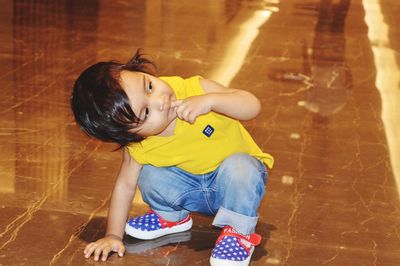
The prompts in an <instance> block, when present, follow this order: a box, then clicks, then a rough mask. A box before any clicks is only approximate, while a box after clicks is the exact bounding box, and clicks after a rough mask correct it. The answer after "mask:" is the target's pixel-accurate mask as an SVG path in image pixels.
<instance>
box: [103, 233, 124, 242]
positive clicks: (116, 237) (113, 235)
mask: <svg viewBox="0 0 400 266" xmlns="http://www.w3.org/2000/svg"><path fill="white" fill-rule="evenodd" d="M105 237H109V238H114V239H117V240H120V241H122V237H120V236H119V235H115V234H106V235H105Z"/></svg>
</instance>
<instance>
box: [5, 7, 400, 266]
mask: <svg viewBox="0 0 400 266" xmlns="http://www.w3.org/2000/svg"><path fill="white" fill-rule="evenodd" d="M399 12H400V4H399V3H398V1H395V0H387V1H379V0H363V1H351V0H310V1H295V0H293V1H292V0H290V1H279V0H265V1H264V0H235V1H228V0H226V1H222V0H218V1H213V0H205V1H202V3H201V5H198V1H177V0H171V1H161V0H154V1H98V0H90V1H72V2H71V1H66V0H59V1H58V0H57V1H56V0H50V1H22V0H15V1H10V0H5V1H2V2H1V9H0V34H1V38H0V60H1V64H0V87H1V92H2V94H1V95H2V97H1V99H0V125H1V126H0V151H1V155H2V156H1V158H0V265H23V264H25V265H48V264H53V265H66V264H69V265H82V264H97V263H96V262H94V261H92V260H86V259H85V258H84V257H83V248H84V246H85V245H86V243H87V242H88V241H93V240H95V239H97V238H99V237H101V236H102V235H103V234H104V230H105V223H106V220H105V219H106V214H107V205H108V200H109V198H110V188H111V187H112V185H113V182H114V178H115V175H116V172H117V170H118V168H119V163H120V156H121V155H120V154H119V153H118V152H112V150H113V149H114V148H115V146H113V145H109V144H102V143H100V142H98V141H96V140H93V139H89V138H88V137H86V136H85V135H83V134H82V133H81V132H80V131H79V130H78V128H77V126H76V124H75V123H74V121H73V118H72V114H71V111H70V109H69V95H70V90H71V86H72V82H73V81H74V79H75V78H76V76H77V74H78V73H79V72H80V71H82V70H83V69H84V68H85V67H86V66H88V65H89V64H92V63H94V62H97V61H100V60H110V59H116V60H121V61H123V60H126V59H127V58H128V57H129V56H130V55H131V54H132V53H133V52H134V51H135V50H136V48H139V47H142V48H144V51H145V52H146V53H147V54H150V55H152V57H153V59H154V60H155V61H156V63H157V65H158V67H159V68H158V72H159V75H180V76H190V75H193V74H200V75H202V76H205V77H210V78H213V79H215V80H217V81H220V82H222V83H224V84H225V85H229V86H231V87H234V88H241V89H246V90H249V91H251V92H253V93H254V94H256V95H257V96H258V97H259V98H260V99H261V101H262V103H263V111H262V114H261V115H260V116H259V117H257V118H256V119H255V120H253V121H249V122H245V123H244V124H245V126H246V127H247V128H248V129H249V131H250V132H251V134H252V135H253V136H254V138H255V140H256V141H257V143H258V144H259V145H260V146H261V147H262V149H263V150H265V151H267V152H269V153H271V154H273V155H274V157H275V159H276V165H275V167H274V169H273V171H272V172H271V174H270V176H269V180H268V185H267V193H266V196H265V198H264V200H263V202H262V205H261V207H260V210H259V213H260V214H259V215H260V222H259V224H258V227H257V232H258V233H260V234H262V235H263V241H262V244H261V246H260V247H258V248H257V249H256V251H255V253H254V255H253V260H252V265H370V264H376V265H398V264H399V261H400V215H399V214H400V213H399V212H400V209H399V207H400V202H399V185H400V181H399V180H400V165H399V162H400V158H399V154H400V139H399V136H400V124H399V123H398V121H400V88H399V86H400V85H399V84H400V70H399V65H400V64H399V60H400V53H399V51H400V35H399V31H398V25H397V24H398V21H399V15H398V14H399ZM137 194H139V193H137ZM146 210H147V206H146V205H145V204H144V203H143V202H142V201H141V199H140V196H137V197H136V198H135V200H134V207H133V208H132V211H131V215H138V214H142V213H144V212H145V211H146ZM211 221H212V217H207V216H203V215H199V214H195V215H194V227H193V229H192V230H191V231H190V232H186V233H182V234H179V235H175V236H169V237H165V238H160V239H158V240H155V241H150V242H141V241H137V240H134V239H132V238H129V237H126V238H125V239H124V241H125V244H126V247H127V254H126V256H125V257H123V258H118V257H117V256H116V255H115V254H114V255H112V256H111V258H110V260H109V263H111V264H115V265H130V264H136V265H208V259H209V255H210V252H211V248H212V246H213V244H214V241H215V239H216V237H217V236H218V230H216V229H215V228H212V227H211V226H210V224H211ZM98 263H101V262H98Z"/></svg>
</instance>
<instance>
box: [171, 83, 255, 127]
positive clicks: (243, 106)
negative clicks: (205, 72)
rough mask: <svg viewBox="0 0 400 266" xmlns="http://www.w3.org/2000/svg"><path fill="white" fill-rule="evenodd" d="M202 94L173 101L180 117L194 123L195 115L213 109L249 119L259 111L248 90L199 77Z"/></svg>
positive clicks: (232, 116) (230, 115)
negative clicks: (237, 88) (233, 87)
mask: <svg viewBox="0 0 400 266" xmlns="http://www.w3.org/2000/svg"><path fill="white" fill-rule="evenodd" d="M200 84H201V86H202V88H203V90H204V92H205V94H204V95H199V96H194V97H189V98H186V99H184V100H181V101H176V102H174V103H173V107H176V113H177V115H178V117H179V118H180V119H183V120H185V121H187V122H189V123H194V121H195V120H196V117H197V116H199V115H203V114H206V113H208V112H210V111H214V112H217V113H220V114H223V115H226V116H229V117H231V118H234V119H238V120H249V119H252V118H254V117H255V116H257V115H258V114H259V113H260V111H261V104H260V101H259V100H258V99H257V97H256V96H254V95H253V94H251V93H250V92H248V91H244V90H236V89H230V88H226V87H224V86H223V85H221V84H219V83H217V82H215V81H212V80H208V79H201V80H200Z"/></svg>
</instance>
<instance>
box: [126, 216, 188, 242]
mask: <svg viewBox="0 0 400 266" xmlns="http://www.w3.org/2000/svg"><path fill="white" fill-rule="evenodd" d="M192 225H193V221H192V218H190V219H189V221H187V222H186V223H183V224H179V225H175V226H173V227H167V228H163V229H158V230H155V231H142V230H138V229H136V228H133V227H131V226H130V225H129V224H126V226H125V233H126V234H127V235H130V236H133V237H134V238H138V239H143V240H150V239H155V238H158V237H161V236H165V235H169V234H174V233H180V232H184V231H187V230H189V229H190V228H192Z"/></svg>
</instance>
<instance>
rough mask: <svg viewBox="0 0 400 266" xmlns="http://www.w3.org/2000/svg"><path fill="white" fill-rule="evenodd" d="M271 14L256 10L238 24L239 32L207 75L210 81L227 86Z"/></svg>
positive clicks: (266, 11) (267, 11) (270, 12)
mask: <svg viewBox="0 0 400 266" xmlns="http://www.w3.org/2000/svg"><path fill="white" fill-rule="evenodd" d="M271 14H272V11H269V10H257V11H254V13H253V15H252V16H251V17H249V18H248V19H247V20H245V21H244V22H243V23H241V24H240V27H239V32H238V33H237V34H236V35H235V36H234V37H233V38H232V39H231V40H229V44H228V46H227V48H226V50H225V51H224V55H223V59H222V62H221V63H220V65H219V66H218V67H217V68H216V69H215V70H213V71H212V73H211V74H210V75H209V78H210V79H213V80H218V81H219V82H220V83H222V84H224V85H225V86H229V84H230V83H231V81H232V79H233V78H234V77H235V76H236V74H237V73H238V72H239V70H240V69H241V68H242V65H243V62H244V60H245V58H246V55H247V53H248V51H249V49H250V46H251V44H252V43H253V41H254V40H255V39H256V37H257V35H258V32H259V30H258V29H259V28H260V27H261V26H262V25H263V24H264V23H265V22H266V21H267V20H268V19H269V18H270V16H271Z"/></svg>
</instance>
